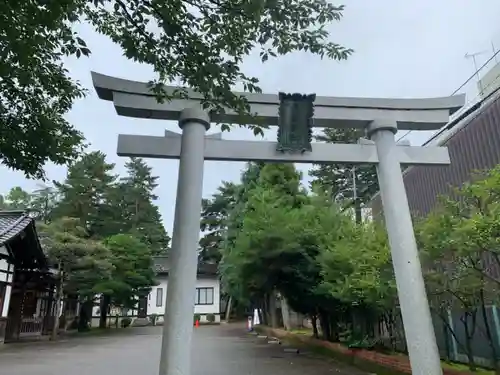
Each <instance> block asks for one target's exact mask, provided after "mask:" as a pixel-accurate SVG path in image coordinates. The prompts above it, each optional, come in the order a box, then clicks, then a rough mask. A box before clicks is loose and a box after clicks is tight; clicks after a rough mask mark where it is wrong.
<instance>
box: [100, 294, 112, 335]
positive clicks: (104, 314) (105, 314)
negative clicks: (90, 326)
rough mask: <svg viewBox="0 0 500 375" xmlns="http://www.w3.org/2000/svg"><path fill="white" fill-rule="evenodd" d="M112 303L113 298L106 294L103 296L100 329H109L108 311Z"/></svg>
mask: <svg viewBox="0 0 500 375" xmlns="http://www.w3.org/2000/svg"><path fill="white" fill-rule="evenodd" d="M110 303H111V296H108V295H106V294H103V295H102V296H101V303H100V311H99V313H100V314H99V315H100V316H99V328H102V329H103V328H107V324H106V322H107V320H108V309H109V305H110Z"/></svg>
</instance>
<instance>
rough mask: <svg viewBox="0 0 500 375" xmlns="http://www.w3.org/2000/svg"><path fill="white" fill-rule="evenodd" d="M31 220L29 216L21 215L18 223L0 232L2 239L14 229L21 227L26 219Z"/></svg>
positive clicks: (15, 222)
mask: <svg viewBox="0 0 500 375" xmlns="http://www.w3.org/2000/svg"><path fill="white" fill-rule="evenodd" d="M26 218H29V219H30V220H31V217H30V216H29V215H27V214H23V215H21V216H20V217H19V218H18V219H17V220H16V221H14V222H13V223H12V224H11V225H9V226H7V227H6V228H4V230H2V231H0V237H1V236H3V235H5V234H6V233H8V232H9V231H11V230H12V229H14V228H15V227H16V226H17V225H19V224H20V223H21V222H22V221H23V220H24V219H26Z"/></svg>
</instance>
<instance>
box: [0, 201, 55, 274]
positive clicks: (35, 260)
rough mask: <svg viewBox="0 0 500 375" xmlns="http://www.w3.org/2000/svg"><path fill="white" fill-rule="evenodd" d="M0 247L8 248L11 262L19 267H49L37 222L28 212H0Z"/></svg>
mask: <svg viewBox="0 0 500 375" xmlns="http://www.w3.org/2000/svg"><path fill="white" fill-rule="evenodd" d="M0 246H5V247H6V248H7V250H8V252H9V254H10V256H11V258H12V259H11V261H12V262H13V263H14V264H16V265H17V266H18V267H22V268H28V269H43V268H46V267H47V258H46V257H45V254H44V253H43V250H42V247H41V245H40V241H39V239H38V234H37V232H36V228H35V220H34V219H33V218H32V217H31V216H30V215H29V213H28V212H26V211H0Z"/></svg>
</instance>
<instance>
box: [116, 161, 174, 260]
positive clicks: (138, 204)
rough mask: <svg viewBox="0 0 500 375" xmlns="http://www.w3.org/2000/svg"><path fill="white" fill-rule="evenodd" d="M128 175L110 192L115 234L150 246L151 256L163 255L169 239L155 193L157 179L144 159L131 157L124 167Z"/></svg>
mask: <svg viewBox="0 0 500 375" xmlns="http://www.w3.org/2000/svg"><path fill="white" fill-rule="evenodd" d="M125 168H126V169H127V176H125V177H123V178H121V179H120V180H119V182H118V184H117V185H116V187H115V190H114V192H113V194H114V198H113V201H114V202H115V205H113V207H114V208H113V210H114V212H115V219H114V225H115V226H116V228H115V233H128V234H131V235H133V236H135V237H137V238H139V239H140V240H141V241H142V242H143V243H144V244H146V245H148V246H150V248H151V250H152V252H153V254H165V253H166V252H167V249H168V245H169V242H170V237H169V236H168V235H167V232H166V231H165V227H164V226H163V223H162V219H161V214H160V211H159V209H158V206H156V205H155V204H154V202H155V201H156V200H157V199H158V197H157V196H156V195H155V193H154V190H155V189H156V187H157V186H158V182H157V181H158V176H153V173H152V168H151V167H150V166H148V165H147V164H146V162H145V161H144V160H143V159H140V158H131V159H130V160H129V161H128V162H127V163H126V164H125Z"/></svg>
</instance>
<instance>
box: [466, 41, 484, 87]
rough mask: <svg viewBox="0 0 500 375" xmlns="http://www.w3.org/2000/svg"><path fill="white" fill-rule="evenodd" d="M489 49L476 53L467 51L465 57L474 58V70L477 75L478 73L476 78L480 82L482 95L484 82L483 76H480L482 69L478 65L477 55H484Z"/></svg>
mask: <svg viewBox="0 0 500 375" xmlns="http://www.w3.org/2000/svg"><path fill="white" fill-rule="evenodd" d="M486 52H487V51H480V52H475V53H466V54H465V56H464V57H465V58H466V59H472V62H473V63H474V72H475V75H476V78H477V83H478V84H479V90H480V92H479V95H482V94H483V84H482V82H481V77H480V76H479V70H481V69H480V68H478V67H477V61H476V56H479V55H484V54H485V53H486Z"/></svg>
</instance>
